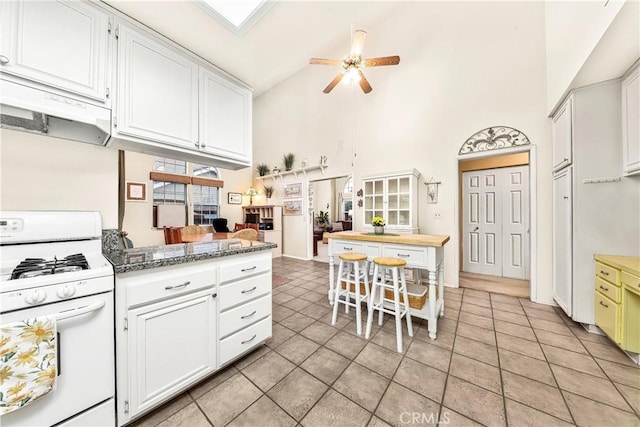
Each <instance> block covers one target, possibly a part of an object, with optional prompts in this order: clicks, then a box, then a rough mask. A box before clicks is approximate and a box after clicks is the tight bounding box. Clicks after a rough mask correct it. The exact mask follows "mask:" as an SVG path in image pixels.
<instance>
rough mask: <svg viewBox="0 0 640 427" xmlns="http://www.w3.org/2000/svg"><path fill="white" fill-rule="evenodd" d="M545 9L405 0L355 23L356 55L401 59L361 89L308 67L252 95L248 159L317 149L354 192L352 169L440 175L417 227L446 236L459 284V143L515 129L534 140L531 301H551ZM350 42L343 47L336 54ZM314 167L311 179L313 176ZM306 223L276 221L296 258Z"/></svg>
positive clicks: (450, 269)
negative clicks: (376, 18) (496, 129)
mask: <svg viewBox="0 0 640 427" xmlns="http://www.w3.org/2000/svg"><path fill="white" fill-rule="evenodd" d="M544 15H545V13H544V4H543V3H541V2H530V3H525V2H522V3H509V2H479V3H473V2H469V3H462V2H440V3H436V2H412V3H407V4H406V7H404V8H402V10H400V11H398V12H397V13H396V14H394V15H390V16H388V18H387V19H386V20H385V21H383V22H380V24H379V25H376V26H375V28H364V29H365V30H368V32H369V33H368V37H367V41H366V43H365V47H364V52H363V56H364V57H373V56H384V55H393V54H398V55H400V57H401V62H400V65H398V66H395V67H379V68H370V69H367V70H366V71H365V74H366V75H367V77H368V79H369V81H370V83H371V85H372V86H373V92H371V93H370V94H368V95H364V94H363V93H362V92H361V91H360V89H359V88H356V89H354V90H352V89H350V88H349V87H345V86H343V85H340V86H339V87H336V88H335V89H334V90H333V92H332V93H331V94H329V95H326V94H323V93H322V89H323V88H324V87H325V86H326V85H327V84H328V83H329V81H330V80H331V79H332V78H333V77H334V75H335V74H336V72H337V71H338V70H337V69H336V68H332V67H326V66H311V65H310V66H308V67H307V68H305V69H304V70H303V71H302V72H300V73H298V74H296V75H294V76H292V77H291V78H290V79H288V80H287V81H286V82H284V83H282V84H280V85H279V86H276V87H275V88H273V89H272V90H271V91H269V92H267V93H266V94H264V95H263V96H260V97H258V98H256V99H255V100H254V144H255V145H254V161H255V162H265V163H267V164H276V163H278V161H279V159H280V157H281V156H282V153H286V152H289V151H291V152H294V153H295V154H296V156H297V157H298V158H305V157H306V158H308V159H310V162H309V163H310V164H318V161H319V157H320V156H321V155H326V156H327V157H328V164H329V165H330V166H329V167H328V169H327V171H326V172H325V173H326V175H327V176H340V175H345V174H349V173H353V174H354V192H357V191H358V189H360V188H362V181H361V176H363V175H367V174H372V173H382V172H385V171H396V170H403V169H410V168H416V169H417V170H419V171H420V172H421V173H422V175H423V176H422V179H423V180H428V179H429V178H431V177H433V178H434V179H435V180H438V181H442V185H441V186H440V188H439V203H438V204H427V203H426V193H425V190H424V188H421V189H420V192H419V200H418V204H419V226H420V232H422V233H428V234H449V235H451V236H452V239H451V241H450V243H449V244H448V245H447V246H446V247H445V282H446V283H449V284H454V285H457V283H458V273H457V270H456V265H457V264H456V263H457V257H458V255H457V253H458V250H457V248H458V244H459V243H458V236H457V231H456V229H455V218H454V208H455V203H456V199H457V153H458V149H459V148H460V146H461V145H462V143H463V142H464V141H465V140H466V139H467V138H468V137H469V136H471V135H472V134H473V133H475V132H476V131H478V130H480V129H483V128H486V127H488V126H492V125H506V126H511V127H514V128H517V129H519V130H520V131H522V132H524V133H525V134H526V135H527V136H528V137H529V139H530V140H531V141H532V143H533V144H536V145H537V146H538V147H537V165H536V166H537V168H538V170H539V174H538V182H537V184H538V207H539V209H538V212H537V213H535V214H536V215H537V219H538V236H537V241H538V248H537V249H538V254H539V255H538V265H537V266H536V268H537V275H538V280H539V285H538V288H539V292H538V296H537V299H538V300H539V301H542V302H551V301H552V290H551V174H550V170H551V147H550V143H551V136H550V133H551V132H550V123H549V121H548V120H547V118H546V98H545V94H546V82H545V81H546V68H545V43H544V40H545V26H544V17H545V16H544ZM347 51H348V46H344V51H340V52H336V53H335V55H334V57H336V58H340V57H341V56H342V55H344V54H345V53H346V52H347ZM354 153H355V155H354ZM352 161H353V162H352ZM352 163H353V165H352ZM313 173H314V174H315V175H314V176H313V178H314V179H317V178H319V177H320V176H321V175H320V172H313ZM294 179H295V178H294V177H285V178H284V179H283V180H282V181H280V180H279V181H278V182H277V185H278V186H280V185H282V183H286V182H289V181H293V180H294ZM298 180H300V178H298ZM356 200H357V198H356ZM435 212H439V213H441V214H442V219H441V220H436V219H434V213H435ZM305 224H306V223H305V220H304V219H302V220H299V221H291V223H286V222H285V236H284V250H285V254H286V255H289V256H295V257H305V254H306V252H305V251H304V250H303V249H304V248H300V245H299V244H298V241H297V240H301V239H300V236H301V235H302V233H305ZM289 226H293V227H296V228H295V229H293V230H290V229H288V228H286V227H289ZM361 227H362V210H361V209H360V208H358V207H357V205H356V203H354V229H356V230H357V229H360V228H361Z"/></svg>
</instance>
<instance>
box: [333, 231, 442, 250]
mask: <svg viewBox="0 0 640 427" xmlns="http://www.w3.org/2000/svg"><path fill="white" fill-rule="evenodd" d="M329 239H342V240H362V241H365V242H381V243H397V244H399V245H415V246H434V247H442V246H444V245H445V243H447V242H448V241H449V236H441V235H434V234H394V233H391V234H373V233H370V232H364V231H339V232H336V233H331V234H329Z"/></svg>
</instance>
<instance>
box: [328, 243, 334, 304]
mask: <svg viewBox="0 0 640 427" xmlns="http://www.w3.org/2000/svg"><path fill="white" fill-rule="evenodd" d="M333 286H334V283H333V254H329V295H328V296H329V304H331V305H333Z"/></svg>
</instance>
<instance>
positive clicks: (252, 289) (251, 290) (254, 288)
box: [242, 286, 258, 294]
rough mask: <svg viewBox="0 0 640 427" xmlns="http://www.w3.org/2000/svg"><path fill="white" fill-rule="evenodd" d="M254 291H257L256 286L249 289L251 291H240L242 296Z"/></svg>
mask: <svg viewBox="0 0 640 427" xmlns="http://www.w3.org/2000/svg"><path fill="white" fill-rule="evenodd" d="M256 289H258V287H257V286H254V287H253V288H251V289H245V290H244V291H242V293H243V294H249V293H251V292H253V291H255V290H256Z"/></svg>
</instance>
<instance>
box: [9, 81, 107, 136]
mask: <svg viewBox="0 0 640 427" xmlns="http://www.w3.org/2000/svg"><path fill="white" fill-rule="evenodd" d="M0 127H3V128H6V129H14V130H20V131H25V132H33V133H37V134H41V135H48V136H51V137H54V138H64V139H70V140H73V141H80V142H88V143H90V144H96V145H106V143H107V141H108V140H109V132H110V130H111V110H109V109H107V108H104V107H98V106H96V105H92V104H88V103H86V102H82V101H78V100H75V99H72V98H67V97H64V96H60V95H57V94H55V93H51V92H47V91H44V90H40V89H35V88H32V87H29V86H24V85H21V84H18V83H15V82H12V81H8V80H4V79H0Z"/></svg>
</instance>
